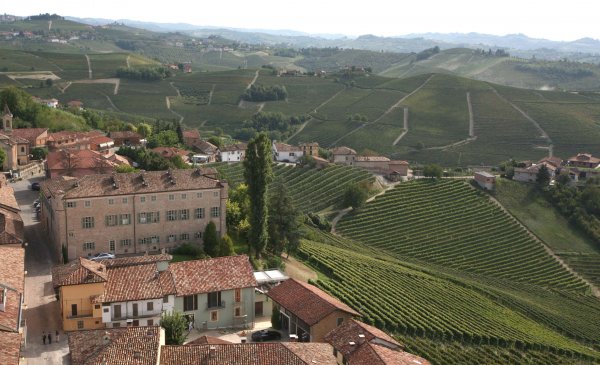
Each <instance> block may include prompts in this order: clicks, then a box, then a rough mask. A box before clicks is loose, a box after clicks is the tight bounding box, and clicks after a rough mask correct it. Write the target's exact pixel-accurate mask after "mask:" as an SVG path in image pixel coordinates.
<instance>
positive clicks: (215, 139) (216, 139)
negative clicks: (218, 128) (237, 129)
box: [208, 136, 223, 148]
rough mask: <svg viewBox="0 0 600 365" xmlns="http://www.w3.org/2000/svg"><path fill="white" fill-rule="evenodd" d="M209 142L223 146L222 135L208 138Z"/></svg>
mask: <svg viewBox="0 0 600 365" xmlns="http://www.w3.org/2000/svg"><path fill="white" fill-rule="evenodd" d="M208 142H209V143H212V144H213V145H215V146H217V147H219V148H221V146H222V145H223V141H222V140H221V137H217V136H213V137H210V138H209V139H208Z"/></svg>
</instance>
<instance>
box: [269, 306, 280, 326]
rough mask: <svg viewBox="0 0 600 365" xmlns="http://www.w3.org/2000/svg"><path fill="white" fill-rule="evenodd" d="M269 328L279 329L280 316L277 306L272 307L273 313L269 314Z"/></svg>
mask: <svg viewBox="0 0 600 365" xmlns="http://www.w3.org/2000/svg"><path fill="white" fill-rule="evenodd" d="M271 326H273V328H274V329H276V330H280V329H281V316H280V314H279V306H277V305H274V306H273V311H272V312H271Z"/></svg>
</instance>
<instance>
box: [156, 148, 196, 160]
mask: <svg viewBox="0 0 600 365" xmlns="http://www.w3.org/2000/svg"><path fill="white" fill-rule="evenodd" d="M152 151H153V152H156V153H158V154H159V155H161V156H162V157H165V158H171V157H174V156H177V155H179V156H181V157H184V156H186V157H187V155H189V154H190V153H191V152H190V151H186V150H181V149H179V148H176V147H156V148H153V149H152Z"/></svg>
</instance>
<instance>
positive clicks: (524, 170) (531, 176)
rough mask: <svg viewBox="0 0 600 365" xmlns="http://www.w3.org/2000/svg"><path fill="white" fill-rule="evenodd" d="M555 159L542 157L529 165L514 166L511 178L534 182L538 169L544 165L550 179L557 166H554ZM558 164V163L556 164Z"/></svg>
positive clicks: (554, 173)
mask: <svg viewBox="0 0 600 365" xmlns="http://www.w3.org/2000/svg"><path fill="white" fill-rule="evenodd" d="M556 164H557V160H556V159H549V158H544V159H542V160H540V161H538V163H537V164H532V165H531V166H529V167H515V170H514V171H515V174H514V176H513V180H515V181H520V182H535V181H536V180H537V174H538V172H539V171H540V167H541V166H542V165H544V166H546V168H547V169H548V173H549V174H550V179H553V178H554V176H555V175H556V171H557V170H558V167H557V166H556ZM558 165H559V166H560V164H558Z"/></svg>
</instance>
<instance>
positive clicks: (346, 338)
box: [325, 319, 401, 353]
mask: <svg viewBox="0 0 600 365" xmlns="http://www.w3.org/2000/svg"><path fill="white" fill-rule="evenodd" d="M361 334H362V335H364V337H363V338H361V337H359V335H361ZM376 338H377V339H380V340H383V341H385V342H388V343H389V345H388V346H390V347H400V346H401V345H400V343H398V342H397V341H396V340H395V339H394V338H393V337H392V336H390V335H388V334H387V333H385V332H383V331H382V330H380V329H379V328H376V327H373V326H370V325H368V324H366V323H363V322H360V321H357V320H355V319H350V320H347V321H345V322H344V323H342V324H341V325H340V326H338V327H336V328H334V329H333V330H331V332H329V333H328V334H327V335H325V341H326V342H327V343H330V344H331V345H332V346H333V347H334V348H335V349H337V350H338V351H341V352H343V353H348V352H349V351H348V350H349V348H350V347H349V345H348V343H349V342H354V343H359V342H365V341H366V342H369V341H371V340H373V339H376Z"/></svg>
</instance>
